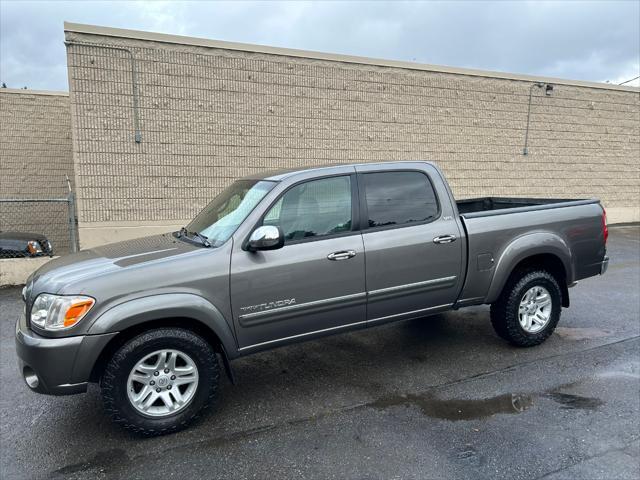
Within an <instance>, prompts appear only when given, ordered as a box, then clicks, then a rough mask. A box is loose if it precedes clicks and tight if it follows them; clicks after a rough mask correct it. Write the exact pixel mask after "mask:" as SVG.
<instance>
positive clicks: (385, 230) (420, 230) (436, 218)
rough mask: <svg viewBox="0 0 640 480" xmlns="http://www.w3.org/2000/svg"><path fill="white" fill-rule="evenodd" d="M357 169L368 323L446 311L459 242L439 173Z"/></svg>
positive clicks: (455, 280) (453, 295)
mask: <svg viewBox="0 0 640 480" xmlns="http://www.w3.org/2000/svg"><path fill="white" fill-rule="evenodd" d="M384 167H387V166H384ZM356 169H357V171H358V172H359V173H358V181H359V186H360V195H361V212H362V217H363V218H364V219H365V221H364V222H363V223H364V228H363V235H362V236H363V241H364V249H365V257H366V283H367V295H368V302H367V319H368V320H369V323H374V322H379V321H385V320H396V319H401V318H409V317H418V316H420V315H423V314H427V313H433V312H434V311H438V310H445V309H447V308H449V307H450V306H451V305H452V304H453V303H454V302H455V300H456V299H457V295H458V292H459V290H460V286H461V282H462V281H463V279H462V276H463V265H462V259H463V251H462V247H463V239H461V238H460V236H461V232H460V231H459V227H458V223H457V222H456V220H455V218H454V212H453V207H452V206H451V200H450V197H449V195H448V191H447V189H446V186H445V185H444V183H443V181H442V179H441V178H440V176H439V174H438V173H437V171H436V170H435V169H432V168H431V167H430V166H427V165H425V166H424V167H423V168H419V169H416V170H391V169H388V168H386V169H383V170H381V167H379V166H378V167H377V166H376V165H367V166H362V167H356ZM431 170H432V171H431Z"/></svg>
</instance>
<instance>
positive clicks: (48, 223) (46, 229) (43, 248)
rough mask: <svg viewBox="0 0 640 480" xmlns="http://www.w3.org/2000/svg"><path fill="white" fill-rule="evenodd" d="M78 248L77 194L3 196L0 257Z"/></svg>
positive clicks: (36, 254) (43, 253) (52, 253)
mask: <svg viewBox="0 0 640 480" xmlns="http://www.w3.org/2000/svg"><path fill="white" fill-rule="evenodd" d="M76 251H78V234H77V221H76V208H75V196H74V194H73V192H71V191H69V193H68V195H67V196H66V197H61V198H0V258H20V257H42V256H54V255H55V256H58V255H65V254H67V253H71V252H76Z"/></svg>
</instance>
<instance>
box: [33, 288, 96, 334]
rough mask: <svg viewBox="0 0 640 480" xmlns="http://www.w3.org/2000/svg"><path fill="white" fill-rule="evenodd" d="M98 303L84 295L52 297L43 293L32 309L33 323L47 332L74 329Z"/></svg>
mask: <svg viewBox="0 0 640 480" xmlns="http://www.w3.org/2000/svg"><path fill="white" fill-rule="evenodd" d="M95 303H96V301H95V300H94V299H93V298H91V297H85V296H84V295H75V296H72V295H68V296H67V295H51V294H49V293H41V294H40V295H38V297H37V298H36V300H35V302H33V306H32V307H31V323H33V324H34V325H36V326H38V327H40V328H43V329H45V330H63V329H65V328H70V327H73V326H74V325H75V324H77V323H78V322H79V321H80V320H82V317H84V316H85V315H86V314H87V312H88V311H89V310H91V307H93V305H94V304H95Z"/></svg>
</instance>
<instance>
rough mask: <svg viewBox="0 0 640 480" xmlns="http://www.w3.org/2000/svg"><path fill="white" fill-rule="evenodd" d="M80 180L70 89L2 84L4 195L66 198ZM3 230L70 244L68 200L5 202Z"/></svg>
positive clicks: (63, 248)
mask: <svg viewBox="0 0 640 480" xmlns="http://www.w3.org/2000/svg"><path fill="white" fill-rule="evenodd" d="M66 175H68V177H69V179H70V180H71V182H72V184H73V181H74V172H73V155H72V141H71V114H70V110H69V95H68V94H67V93H63V92H42V91H34V90H15V89H9V88H1V89H0V199H8V198H12V199H23V198H65V197H66V196H67V194H68V187H67V183H66V180H65V176H66ZM0 231H22V232H33V233H42V234H45V235H46V236H47V237H48V238H49V240H50V241H51V242H52V243H53V246H54V250H55V251H56V252H59V253H66V252H67V251H68V249H69V224H68V210H67V205H66V204H62V203H37V204H36V203H29V204H27V203H16V202H12V203H6V202H0Z"/></svg>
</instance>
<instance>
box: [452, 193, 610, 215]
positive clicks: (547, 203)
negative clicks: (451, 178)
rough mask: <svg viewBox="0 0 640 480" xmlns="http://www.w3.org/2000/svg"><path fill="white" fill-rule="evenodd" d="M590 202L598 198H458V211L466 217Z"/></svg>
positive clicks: (595, 201)
mask: <svg viewBox="0 0 640 480" xmlns="http://www.w3.org/2000/svg"><path fill="white" fill-rule="evenodd" d="M589 203H598V200H596V199H566V198H517V197H480V198H469V199H465V200H456V205H457V206H458V213H459V214H460V215H462V216H463V217H465V218H477V217H484V216H490V215H503V214H506V213H516V212H527V211H534V210H546V209H550V208H562V207H572V206H576V205H587V204H589Z"/></svg>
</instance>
